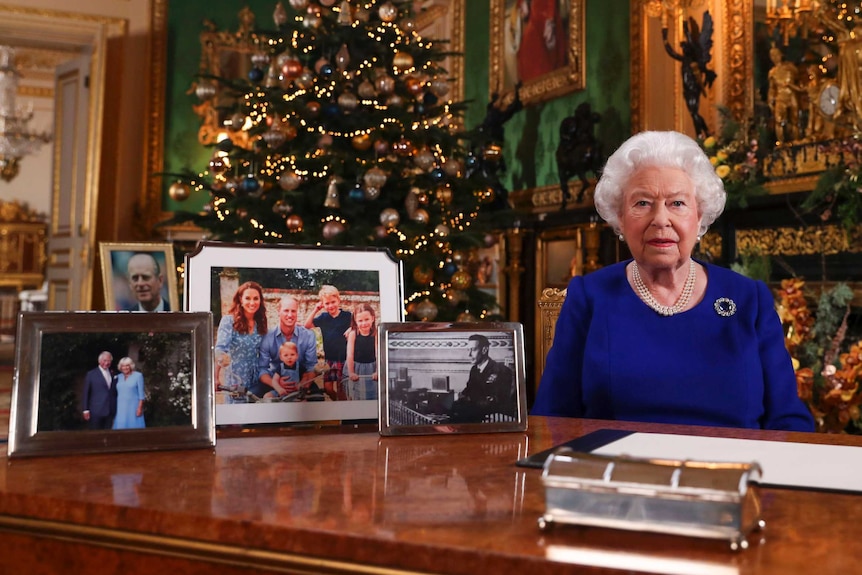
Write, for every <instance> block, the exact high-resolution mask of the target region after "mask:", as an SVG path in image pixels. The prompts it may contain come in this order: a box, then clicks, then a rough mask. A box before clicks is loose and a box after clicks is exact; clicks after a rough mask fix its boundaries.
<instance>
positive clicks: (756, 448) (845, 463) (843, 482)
mask: <svg viewBox="0 0 862 575" xmlns="http://www.w3.org/2000/svg"><path fill="white" fill-rule="evenodd" d="M593 453H596V454H601V455H628V456H631V457H646V458H658V459H677V460H686V459H688V460H692V461H725V462H737V463H751V462H753V461H754V462H757V463H758V464H759V465H760V468H761V470H762V473H761V480H760V482H761V483H763V484H769V485H776V486H782V487H799V488H807V489H835V490H842V491H855V492H859V493H862V449H860V448H859V447H853V446H847V445H818V444H813V443H786V442H782V441H759V440H753V439H732V438H728V437H697V436H693V435H670V434H663V433H633V434H632V435H629V436H627V437H624V438H622V439H618V440H617V441H614V442H612V443H609V444H607V445H605V446H603V447H600V448H598V449H595V450H593Z"/></svg>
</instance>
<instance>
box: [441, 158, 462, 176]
mask: <svg viewBox="0 0 862 575" xmlns="http://www.w3.org/2000/svg"><path fill="white" fill-rule="evenodd" d="M462 169H463V168H462V166H461V162H459V161H458V160H453V159H452V158H447V159H446V161H445V162H443V171H444V172H445V173H446V175H447V176H449V177H452V178H460V177H461V172H462Z"/></svg>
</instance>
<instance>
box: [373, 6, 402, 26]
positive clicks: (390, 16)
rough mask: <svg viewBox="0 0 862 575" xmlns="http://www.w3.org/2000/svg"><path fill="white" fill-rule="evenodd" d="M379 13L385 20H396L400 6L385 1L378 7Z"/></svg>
mask: <svg viewBox="0 0 862 575" xmlns="http://www.w3.org/2000/svg"><path fill="white" fill-rule="evenodd" d="M377 15H378V16H380V19H381V20H383V21H384V22H394V21H395V19H396V18H398V8H396V7H395V5H394V4H393V3H392V2H384V3H383V4H381V5H380V7H379V8H378V9H377Z"/></svg>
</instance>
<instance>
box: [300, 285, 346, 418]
mask: <svg viewBox="0 0 862 575" xmlns="http://www.w3.org/2000/svg"><path fill="white" fill-rule="evenodd" d="M318 297H319V298H320V300H319V301H318V302H317V305H316V306H315V307H314V309H312V310H311V313H310V314H309V316H308V319H306V320H305V327H306V328H307V329H312V328H315V327H317V328H320V335H321V337H322V338H323V356H324V357H325V358H326V363H328V364H329V370H328V371H327V372H326V373H324V374H323V387H324V391H325V392H326V395H327V396H328V397H329V399H332V400H333V401H334V400H345V399H347V393H346V391H345V390H344V386H342V385H341V380H342V377H343V373H344V362H345V361H346V360H347V333H348V332H349V331H350V326H351V325H352V323H353V314H351V313H350V312H349V311H344V310H343V309H341V295H340V294H339V292H338V289H336V288H335V287H334V286H331V285H325V286H323V287H321V288H320V291H319V292H318Z"/></svg>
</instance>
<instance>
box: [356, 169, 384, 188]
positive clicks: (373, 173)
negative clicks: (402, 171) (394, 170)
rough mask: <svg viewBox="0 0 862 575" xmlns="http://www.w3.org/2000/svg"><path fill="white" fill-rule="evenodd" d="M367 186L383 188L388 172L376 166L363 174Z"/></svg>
mask: <svg viewBox="0 0 862 575" xmlns="http://www.w3.org/2000/svg"><path fill="white" fill-rule="evenodd" d="M362 181H363V182H365V186H366V187H367V188H382V187H383V186H385V185H386V172H384V171H383V170H381V169H380V168H378V167H377V166H374V167H373V168H371V169H370V170H368V171H367V172H365V174H364V175H363V176H362Z"/></svg>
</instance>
